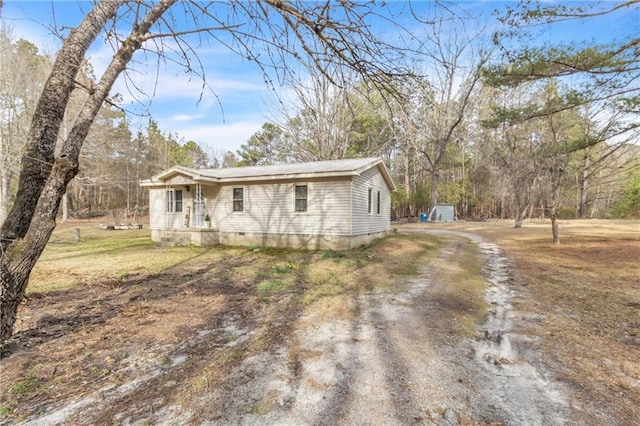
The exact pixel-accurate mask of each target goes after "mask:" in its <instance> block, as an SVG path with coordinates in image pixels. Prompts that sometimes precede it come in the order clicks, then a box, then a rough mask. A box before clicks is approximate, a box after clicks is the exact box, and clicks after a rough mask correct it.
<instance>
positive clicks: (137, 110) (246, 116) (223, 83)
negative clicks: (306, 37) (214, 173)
mask: <svg viewBox="0 0 640 426" xmlns="http://www.w3.org/2000/svg"><path fill="white" fill-rule="evenodd" d="M392 4H393V5H394V7H401V6H402V4H401V3H400V2H397V3H392ZM509 4H514V3H509V2H484V1H482V2H473V1H462V2H458V6H460V7H462V8H464V9H466V10H468V11H469V12H470V13H471V14H473V15H476V16H477V15H484V16H486V18H485V19H487V20H488V27H489V28H496V25H497V24H496V22H495V19H493V18H491V11H492V10H493V9H495V8H503V7H505V6H506V5H509ZM605 4H607V3H605ZM608 4H610V5H611V4H613V3H608ZM91 5H92V3H91V2H82V1H73V0H71V1H49V0H43V1H16V0H8V1H6V0H5V2H4V6H3V8H2V21H3V23H4V24H6V25H8V26H9V27H10V28H11V29H12V32H13V35H14V38H16V39H18V38H24V39H27V40H29V41H31V42H33V43H35V44H36V45H37V46H38V47H39V48H40V50H41V51H42V52H55V51H56V50H57V48H58V47H59V45H60V43H59V41H58V39H57V38H56V37H55V36H54V35H52V34H51V31H50V30H49V28H50V27H52V22H54V19H55V27H57V28H60V27H62V26H67V27H73V26H75V25H77V24H78V23H79V22H80V20H81V19H82V16H83V13H84V12H86V11H87V10H89V8H90V7H91ZM428 6H429V3H427V2H414V7H417V8H419V7H428ZM638 28H640V8H637V9H636V10H635V11H634V12H632V13H628V12H627V13H626V14H622V15H618V16H615V17H605V18H600V19H599V20H590V21H588V20H579V21H575V22H570V23H566V24H563V25H557V26H554V27H551V28H548V29H547V28H545V29H544V30H543V31H542V32H541V34H540V37H541V38H540V41H541V42H543V43H552V42H554V41H557V40H559V39H564V40H573V41H575V42H580V41H588V40H599V41H603V40H605V39H608V38H610V37H614V38H619V37H624V36H625V35H629V34H637V31H638ZM385 30H388V28H385V29H381V31H385ZM416 31H418V32H419V31H420V29H419V28H418V27H416ZM198 54H199V57H200V58H201V60H202V61H203V65H204V68H205V72H206V75H207V81H208V85H209V86H210V87H211V89H212V90H213V92H214V93H215V96H214V95H213V94H212V93H211V91H210V90H208V89H207V90H205V91H204V92H202V87H201V86H202V82H201V81H200V79H198V78H196V77H193V76H189V75H187V74H185V72H184V70H183V69H181V68H179V67H177V66H175V65H172V64H170V63H168V64H160V66H159V67H158V66H157V64H156V63H155V58H154V59H153V60H150V61H149V60H147V59H148V58H145V57H144V56H143V55H140V54H138V55H136V56H135V57H134V61H135V63H133V64H132V67H133V68H134V69H135V72H134V73H132V74H131V75H132V76H133V78H134V80H135V84H136V85H137V86H138V87H139V88H140V89H141V90H142V92H143V93H144V94H143V95H139V94H138V95H137V96H139V97H140V96H141V100H142V102H141V103H140V102H137V101H136V99H135V97H134V96H133V95H131V94H130V92H131V91H130V90H129V89H128V88H127V84H126V82H125V80H124V79H123V78H120V79H119V81H118V82H117V83H116V85H115V87H114V90H113V92H118V93H120V94H122V96H123V97H124V103H123V106H124V107H125V109H127V111H129V112H131V113H132V114H131V115H130V119H131V124H132V127H133V128H134V129H136V128H138V127H141V126H142V127H144V126H145V125H146V122H147V120H148V119H147V118H146V117H137V116H136V115H135V114H145V113H150V114H151V116H152V117H153V118H154V119H155V120H156V121H157V122H158V123H159V126H160V128H161V130H162V131H163V132H171V133H174V134H176V133H177V134H178V135H179V136H180V137H181V138H183V139H184V140H194V141H196V142H198V143H199V144H200V145H201V146H203V147H204V148H205V149H207V150H209V151H210V152H216V153H220V152H223V151H227V150H231V151H235V150H237V149H238V148H239V147H240V145H241V144H243V143H245V142H246V141H247V139H248V138H249V137H250V136H251V135H252V134H254V133H255V132H256V131H258V130H260V127H261V126H262V124H263V123H264V122H265V121H268V120H269V119H270V118H271V117H273V116H277V115H278V114H279V113H278V111H279V110H280V109H281V108H283V106H282V105H281V104H280V103H279V102H278V100H277V99H278V98H277V97H276V96H275V93H274V90H273V89H275V91H277V92H283V91H285V92H286V90H287V89H285V88H280V87H275V88H272V87H269V86H268V85H266V84H265V82H264V76H263V74H262V72H261V71H260V70H259V69H258V68H257V67H256V66H255V65H254V64H252V63H249V62H248V61H246V60H243V59H242V58H241V57H239V56H238V55H237V54H235V53H232V52H230V51H229V50H228V49H226V48H225V47H223V46H221V45H219V44H216V43H214V42H208V43H204V44H202V45H201V46H200V47H199V48H198ZM111 55H112V50H111V48H110V47H109V46H107V45H105V44H104V43H100V42H97V43H95V44H94V45H93V46H92V48H91V49H90V53H89V56H90V61H91V63H92V65H93V67H94V68H95V70H96V74H98V75H100V74H99V73H100V71H101V70H102V69H104V67H105V66H106V64H107V63H108V61H109V60H110V58H111ZM156 72H158V74H157V79H156ZM201 95H202V98H201ZM216 96H217V97H216ZM282 97H283V98H284V99H286V98H287V96H286V95H285V96H282Z"/></svg>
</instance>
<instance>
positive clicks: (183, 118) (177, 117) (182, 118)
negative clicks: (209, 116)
mask: <svg viewBox="0 0 640 426" xmlns="http://www.w3.org/2000/svg"><path fill="white" fill-rule="evenodd" d="M202 117H204V116H203V115H201V114H199V115H190V114H176V115H174V116H172V117H169V118H170V119H171V120H174V121H193V120H197V119H198V118H202Z"/></svg>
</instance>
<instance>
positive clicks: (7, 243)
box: [0, 0, 406, 342]
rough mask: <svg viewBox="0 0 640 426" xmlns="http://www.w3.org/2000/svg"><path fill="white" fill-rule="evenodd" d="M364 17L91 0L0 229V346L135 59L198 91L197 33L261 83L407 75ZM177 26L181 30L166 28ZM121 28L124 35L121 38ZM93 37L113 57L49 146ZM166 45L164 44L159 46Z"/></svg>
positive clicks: (356, 9)
mask: <svg viewBox="0 0 640 426" xmlns="http://www.w3.org/2000/svg"><path fill="white" fill-rule="evenodd" d="M174 9H175V11H173V10H174ZM172 11H173V12H172ZM372 16H373V17H376V19H380V16H381V15H380V14H379V13H378V6H377V5H375V4H369V3H366V4H365V3H360V2H351V1H343V2H331V1H328V0H327V1H324V2H302V1H300V2H281V1H277V0H264V1H260V2H222V3H218V2H198V1H186V0H185V1H182V2H178V0H161V1H159V2H157V3H153V4H151V5H149V4H147V3H144V2H142V1H134V0H130V1H126V0H101V1H99V2H98V3H96V5H95V7H94V8H93V9H92V10H91V11H90V12H89V13H88V14H87V15H86V16H85V18H84V20H83V21H82V22H81V23H80V25H79V26H78V27H76V28H75V29H73V30H72V31H71V33H70V34H69V35H68V37H66V38H65V40H64V43H63V45H62V48H61V49H60V51H59V52H58V54H57V56H56V59H55V62H54V64H53V68H52V71H51V74H50V76H49V78H48V80H47V82H46V84H45V86H44V89H43V91H42V94H41V96H40V99H39V102H38V104H37V106H36V109H35V112H34V116H33V117H34V118H33V121H32V123H31V126H30V130H29V133H28V136H27V142H26V146H25V150H24V155H23V157H22V163H21V171H20V177H19V184H18V193H17V198H16V202H15V204H14V205H13V207H12V209H11V211H10V212H9V214H8V216H7V218H6V220H5V221H4V222H3V224H2V227H1V228H0V250H1V253H0V256H1V257H0V282H1V289H0V302H1V305H0V314H1V318H0V341H2V342H4V341H6V340H7V339H8V338H9V337H10V336H11V335H12V332H13V325H14V323H15V320H16V314H17V310H18V306H19V304H20V302H21V301H22V299H23V297H24V294H25V290H26V287H27V283H28V279H29V275H30V273H31V270H32V268H33V266H34V265H35V263H36V261H37V260H38V258H39V256H40V254H41V253H42V250H43V249H44V247H45V245H46V243H47V241H48V239H49V237H50V236H51V233H52V232H53V230H54V228H55V226H56V222H55V218H56V214H57V212H58V208H59V204H60V200H61V198H62V196H63V194H64V192H65V190H66V187H67V185H68V183H69V182H70V181H71V179H73V177H74V176H75V175H76V174H77V173H78V167H79V154H80V149H81V147H82V145H83V142H84V140H85V138H86V136H87V133H88V131H89V128H90V127H91V124H92V122H93V120H94V118H95V116H96V114H97V113H98V111H99V109H100V107H101V105H102V103H103V102H104V101H105V99H107V97H108V95H109V92H110V90H111V87H112V86H113V84H114V82H115V81H116V79H117V78H118V76H119V75H120V74H121V73H122V72H123V71H124V70H125V69H126V67H127V66H128V64H129V63H130V61H131V59H132V57H133V55H134V53H136V52H137V51H139V50H143V51H146V52H147V53H149V54H150V53H152V52H155V53H156V54H157V55H158V58H159V60H162V59H163V58H169V57H170V56H171V55H173V56H171V58H170V60H174V61H175V60H181V61H182V63H183V65H184V66H185V67H186V69H187V70H188V71H189V72H192V73H194V74H196V75H198V76H199V77H201V78H202V81H203V85H204V86H206V76H205V73H204V70H203V68H202V67H201V66H200V65H199V61H198V58H197V55H196V52H195V47H194V45H193V44H190V42H193V38H190V36H193V35H194V34H195V35H198V34H200V35H202V37H203V40H204V37H206V40H208V41H210V42H217V43H220V44H222V45H224V46H226V47H228V48H229V49H231V50H232V51H234V52H237V53H238V54H240V55H242V56H243V57H244V58H247V59H248V60H250V61H253V62H254V63H256V64H257V65H258V66H259V67H260V68H261V69H262V70H263V71H264V72H265V77H266V78H267V80H268V81H272V80H270V79H271V76H275V77H276V78H285V77H286V75H287V72H288V71H289V63H290V62H291V61H292V60H299V59H304V61H305V63H308V62H311V63H313V64H314V65H315V67H316V68H317V69H318V70H320V72H322V73H324V74H325V75H327V76H329V77H330V78H331V79H332V80H333V81H334V82H335V83H336V84H338V85H346V84H347V81H348V78H347V73H343V72H340V70H342V69H348V70H350V71H351V72H355V73H357V74H361V75H365V76H367V77H368V79H369V81H371V82H372V84H377V85H381V86H382V85H384V84H386V83H387V81H388V80H389V77H390V76H397V75H404V74H406V72H405V70H404V69H402V68H399V67H398V65H397V64H400V63H402V61H399V60H398V59H397V58H396V57H395V56H397V54H398V53H399V51H398V50H397V49H396V48H395V46H393V45H392V43H390V42H388V41H386V40H382V39H380V38H378V37H376V35H375V34H374V33H373V32H372V30H371V25H369V22H368V21H367V19H370V18H372ZM185 17H188V18H189V19H187V20H186V19H185ZM186 21H188V22H186ZM177 22H180V23H181V25H186V27H184V28H175V27H174V25H176V23H177ZM389 22H393V18H390V19H389ZM124 25H129V28H130V32H129V34H128V35H126V36H121V35H122V34H123V26H124ZM101 34H104V36H105V37H106V40H107V41H108V42H110V43H111V44H112V46H113V47H114V52H115V53H114V55H113V58H112V61H111V62H110V64H109V65H108V66H107V68H106V70H105V71H104V73H103V75H102V76H101V77H100V78H99V79H98V81H97V82H95V83H93V84H91V85H90V86H89V87H86V88H85V89H86V90H87V91H88V96H87V100H86V102H85V104H84V106H83V107H82V110H81V111H80V113H79V115H78V116H77V118H76V120H75V122H74V124H73V126H72V127H71V130H70V131H69V133H68V135H67V137H66V138H65V139H64V140H62V141H61V142H60V143H59V144H57V141H58V134H59V133H60V127H61V122H62V118H63V116H64V113H65V109H66V106H67V104H68V101H69V98H70V96H71V94H72V92H73V91H74V89H75V88H76V77H77V75H78V71H79V69H80V68H81V66H82V65H83V63H84V62H85V61H86V59H85V55H86V52H87V51H88V49H89V47H90V45H91V44H92V43H93V42H94V41H95V40H96V39H97V38H98V37H99V36H100V35H101ZM166 39H170V40H171V43H163V40H166ZM392 56H393V57H392ZM176 58H178V59H176ZM267 71H269V72H267Z"/></svg>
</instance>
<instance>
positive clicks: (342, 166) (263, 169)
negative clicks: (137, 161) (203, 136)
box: [141, 157, 395, 190]
mask: <svg viewBox="0 0 640 426" xmlns="http://www.w3.org/2000/svg"><path fill="white" fill-rule="evenodd" d="M375 166H378V167H379V169H380V172H381V174H382V175H383V177H384V179H385V181H386V182H387V185H388V186H389V188H390V189H391V190H394V189H395V185H394V183H393V181H392V179H391V176H390V175H389V171H388V170H387V168H386V166H385V165H384V162H383V161H382V159H381V158H379V157H373V158H350V159H345V160H327V161H313V162H307V163H292V164H277V165H271V166H252V167H233V168H226V169H192V168H188V167H181V166H174V167H172V168H170V169H168V170H165V171H163V172H162V173H159V174H157V175H155V176H153V177H152V178H151V179H149V180H147V181H142V182H141V184H142V185H143V186H150V185H154V184H158V183H161V182H162V181H164V180H166V179H168V178H170V177H171V176H174V175H176V174H183V175H187V176H189V177H190V178H191V179H193V180H194V181H196V182H207V181H208V182H212V183H213V182H218V183H223V182H243V181H245V182H246V181H265V180H279V179H297V178H299V179H307V178H314V177H335V176H355V175H359V174H360V173H362V172H363V171H365V170H368V169H370V168H371V167H375Z"/></svg>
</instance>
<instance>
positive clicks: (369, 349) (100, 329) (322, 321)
mask: <svg viewBox="0 0 640 426" xmlns="http://www.w3.org/2000/svg"><path fill="white" fill-rule="evenodd" d="M582 222H585V224H582ZM582 222H578V221H576V222H570V223H565V224H562V225H561V232H563V234H561V238H562V241H563V244H561V245H560V246H553V245H552V244H549V243H548V241H547V240H549V239H550V236H548V235H547V233H549V234H550V230H549V229H548V225H545V224H538V223H527V225H526V226H525V229H522V230H514V229H512V228H510V226H509V225H510V224H508V223H498V222H496V223H477V224H476V223H458V224H451V225H440V224H429V225H425V224H406V225H401V226H399V227H398V228H399V229H398V230H399V235H398V236H394V237H391V238H388V239H386V240H384V241H382V242H380V243H377V244H373V245H372V246H370V247H363V248H362V249H356V250H351V251H348V252H339V253H334V252H324V253H309V252H298V251H295V252H293V251H292V252H288V251H269V250H264V249H263V250H262V251H260V250H258V249H254V250H237V249H236V250H228V251H225V249H215V250H213V251H194V252H190V254H189V256H187V257H188V258H185V260H181V261H179V262H177V261H176V262H173V263H171V265H170V266H168V267H166V268H156V269H153V270H152V271H149V270H147V271H145V270H137V269H136V270H135V271H134V272H130V273H123V272H119V273H118V275H116V276H110V277H103V278H102V279H101V278H100V277H99V276H98V277H96V276H92V277H91V279H90V280H89V279H88V278H84V279H83V278H82V277H80V278H78V281H79V283H78V284H76V285H73V286H71V287H69V288H65V287H64V286H59V287H57V289H55V290H46V291H38V292H33V293H31V294H30V295H29V299H28V301H27V302H26V303H25V304H24V305H23V306H22V309H21V311H20V322H19V327H18V330H17V331H18V333H17V334H16V338H15V340H14V342H12V344H11V345H9V346H8V347H7V348H5V349H4V352H3V359H2V360H1V361H0V367H1V369H2V376H1V379H0V424H33V425H47V424H74V425H90V424H123V425H124V424H126V425H144V424H166V425H175V424H247V425H249V424H291V425H302V424H306V425H323V424H327V425H328V424H331V425H333V424H345V425H347V424H349V425H351V424H362V425H364V424H367V425H373V424H380V425H382V424H384V425H392V424H427V425H458V424H461V425H499V424H510V425H511V424H513V425H555V424H557V425H560V424H592V425H600V424H608V425H616V424H617V425H635V424H640V409H638V408H637V407H639V406H640V336H639V335H638V332H639V330H640V268H639V267H638V259H639V258H640V224H639V223H638V222H616V223H614V222H605V221H602V222H599V221H582ZM158 250H160V249H158ZM158 250H156V249H155V248H145V249H144V251H142V252H137V251H136V252H132V253H144V255H145V256H147V255H149V253H154V254H155V255H156V257H157V254H158V253H162V254H163V256H167V257H168V256H170V255H174V254H175V252H165V251H158ZM177 250H182V251H183V252H184V251H186V250H189V249H188V248H183V249H177ZM64 253H65V251H63V250H61V251H60V253H59V254H56V255H55V256H53V255H52V256H50V257H49V260H46V259H45V262H54V260H55V262H57V263H52V264H51V265H48V266H47V267H48V268H52V269H46V272H39V273H41V274H42V275H38V274H36V277H40V276H41V277H42V278H40V279H41V280H43V281H44V276H46V275H51V274H52V273H53V272H52V271H54V270H55V267H56V266H53V265H62V263H61V262H63V261H64V257H65V256H64ZM180 253H181V254H182V252H180ZM132 256H133V255H129V257H132ZM54 257H55V259H54ZM151 262H152V261H151V260H149V263H151ZM57 267H60V266H57ZM68 267H69V266H67V265H66V264H65V266H64V268H68ZM131 268H133V267H131ZM60 273H61V274H62V270H61V272H60ZM65 274H68V275H70V273H68V271H67V272H65ZM98 275H99V274H98ZM87 276H88V275H87ZM34 285H35V284H34Z"/></svg>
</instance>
